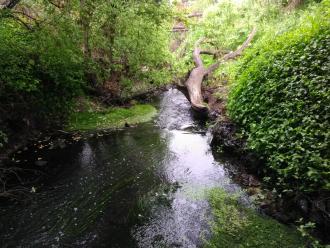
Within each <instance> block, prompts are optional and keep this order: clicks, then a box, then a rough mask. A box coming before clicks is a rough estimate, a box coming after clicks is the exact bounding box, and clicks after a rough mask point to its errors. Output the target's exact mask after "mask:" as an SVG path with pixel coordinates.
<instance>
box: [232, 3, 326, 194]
mask: <svg viewBox="0 0 330 248" xmlns="http://www.w3.org/2000/svg"><path fill="white" fill-rule="evenodd" d="M329 3H330V2H329V1H328V0H326V1H323V2H322V3H321V4H319V6H317V7H313V8H312V9H309V10H308V11H306V13H309V14H304V15H303V17H302V18H301V19H300V20H301V21H300V23H298V25H296V27H295V28H294V29H291V31H287V32H284V33H280V34H274V33H273V34H271V35H268V36H266V37H265V38H263V39H260V40H259V41H258V42H257V43H256V44H255V45H254V46H253V48H251V49H250V50H249V51H247V53H246V55H245V56H244V58H243V59H242V63H241V64H240V68H239V70H238V74H237V78H236V83H235V84H234V85H233V88H232V91H231V93H230V97H229V98H230V99H229V106H228V109H229V114H230V116H231V118H232V119H233V120H235V121H236V122H237V123H238V124H239V125H240V126H241V127H242V130H243V133H244V135H246V137H247V144H248V148H249V149H251V150H253V151H255V152H256V153H257V154H259V155H260V156H261V157H262V158H264V159H266V167H265V171H268V172H269V170H270V171H272V172H274V175H275V177H274V178H273V179H274V181H276V183H277V184H278V185H281V186H283V188H285V189H290V190H295V189H298V190H300V191H317V190H322V189H326V190H329V189H330V181H329V177H330V158H329V155H330V140H329V137H330V124H329V113H330V109H329V108H330V85H329V71H330V62H329V53H330V24H329V21H328V20H329V9H330V8H329Z"/></svg>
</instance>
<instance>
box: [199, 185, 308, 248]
mask: <svg viewBox="0 0 330 248" xmlns="http://www.w3.org/2000/svg"><path fill="white" fill-rule="evenodd" d="M209 201H210V204H211V207H212V212H213V214H214V221H213V223H212V237H211V239H210V240H209V241H207V242H206V244H205V247H206V248H215V247H222V248H225V247H230V248H234V247H267V248H271V247H276V248H277V247H286V248H290V247H295V248H297V247H305V245H304V240H303V238H302V237H301V235H300V234H299V232H298V231H296V230H295V229H292V228H289V227H287V226H285V225H283V224H280V223H279V222H277V221H276V220H274V219H270V218H267V217H264V216H261V215H260V214H258V213H257V212H255V211H254V210H253V209H250V208H247V207H245V206H242V205H241V204H239V202H238V197H237V196H232V195H228V194H227V193H226V192H224V191H223V190H222V189H217V188H216V189H212V190H211V191H210V194H209Z"/></svg>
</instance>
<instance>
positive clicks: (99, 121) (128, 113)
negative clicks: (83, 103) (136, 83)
mask: <svg viewBox="0 0 330 248" xmlns="http://www.w3.org/2000/svg"><path fill="white" fill-rule="evenodd" d="M156 113H157V110H156V109H155V107H153V106H151V105H148V104H141V105H134V106H133V107H130V108H119V107H116V108H107V109H103V110H102V111H96V112H76V113H73V114H72V115H71V117H70V120H69V124H68V126H67V130H70V131H72V130H80V131H88V130H98V129H107V128H118V127H123V126H124V125H125V123H128V124H136V123H141V122H146V121H149V120H150V119H151V118H152V117H154V116H155V114H156Z"/></svg>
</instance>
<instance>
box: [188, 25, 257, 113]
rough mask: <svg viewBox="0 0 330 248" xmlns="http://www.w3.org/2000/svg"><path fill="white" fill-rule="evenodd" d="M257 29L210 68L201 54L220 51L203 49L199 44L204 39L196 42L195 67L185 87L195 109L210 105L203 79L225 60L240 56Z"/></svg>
mask: <svg viewBox="0 0 330 248" xmlns="http://www.w3.org/2000/svg"><path fill="white" fill-rule="evenodd" d="M256 31H257V30H256V28H253V30H252V31H251V33H250V34H249V36H248V37H247V39H246V40H245V42H244V43H243V44H242V45H241V46H240V47H239V48H238V49H237V50H236V51H234V52H230V53H227V54H226V55H224V56H223V57H222V58H221V59H220V60H219V61H218V62H216V63H214V64H213V65H211V66H210V67H209V68H205V67H204V64H203V61H202V58H201V54H209V55H214V56H216V55H217V54H220V52H216V51H205V50H201V49H200V47H199V45H200V43H201V42H202V41H203V40H204V39H199V40H198V41H197V42H196V43H195V48H194V51H193V61H194V63H195V68H194V69H193V70H192V71H191V72H190V74H189V77H188V79H187V81H186V82H185V87H186V89H187V91H188V92H187V95H188V99H189V101H190V103H191V106H192V108H193V109H195V110H197V111H198V112H205V111H208V107H207V105H206V104H205V103H204V101H203V97H202V89H201V88H202V82H203V79H204V78H205V77H206V76H208V75H209V74H211V73H212V72H213V71H215V70H216V69H217V68H218V67H219V66H220V65H221V64H222V63H223V62H225V61H227V60H230V59H234V58H236V57H238V56H240V55H241V54H242V52H243V50H244V49H245V48H246V47H247V46H248V45H249V44H250V42H251V40H252V39H253V37H254V36H255V34H256Z"/></svg>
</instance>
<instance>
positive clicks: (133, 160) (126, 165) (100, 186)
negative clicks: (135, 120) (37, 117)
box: [0, 89, 240, 248]
mask: <svg viewBox="0 0 330 248" xmlns="http://www.w3.org/2000/svg"><path fill="white" fill-rule="evenodd" d="M210 138H211V137H210V135H209V134H208V133H207V132H206V128H205V127H203V125H202V124H201V123H198V121H195V120H194V118H193V116H192V112H191V110H190V105H189V102H188V101H187V100H186V98H185V97H184V95H183V94H182V93H181V92H179V91H178V90H176V89H170V90H169V91H167V92H165V93H164V94H163V96H162V97H161V101H160V104H159V115H158V117H156V119H154V120H153V121H151V122H148V123H144V124H140V125H138V126H137V127H134V128H126V129H123V130H116V131H112V132H110V133H108V134H106V135H104V134H100V135H93V136H91V137H89V138H88V139H82V140H80V141H79V142H76V143H74V144H72V145H69V146H66V147H62V148H61V149H53V150H48V149H45V150H42V151H38V153H37V154H35V155H31V154H30V155H29V156H28V157H27V158H26V160H27V161H24V163H25V164H26V165H27V164H28V163H35V161H36V160H38V159H39V160H42V161H47V163H48V164H47V166H51V167H54V168H58V167H60V168H61V173H59V174H58V175H57V176H56V178H52V180H49V181H48V182H47V183H46V186H44V187H43V188H42V189H40V190H39V189H38V188H36V189H33V190H35V191H36V192H35V193H34V194H33V195H34V196H33V199H32V201H31V202H32V203H31V204H29V205H28V207H26V208H24V209H22V207H21V206H19V205H12V206H4V207H1V208H0V211H1V212H0V213H1V224H0V240H1V241H0V246H1V247H120V248H126V247H128V248H129V247H143V248H144V247H146V248H149V247H185V248H193V247H201V245H202V243H203V240H205V239H207V238H208V237H209V222H210V220H211V218H212V216H211V213H210V209H209V206H208V203H207V200H206V195H207V190H208V189H210V188H212V187H214V186H217V187H223V188H226V190H227V191H229V192H236V191H239V190H240V188H239V186H237V185H236V184H234V183H233V182H232V181H231V180H230V178H229V176H228V173H227V168H228V166H230V164H227V163H224V162H218V161H216V160H215V159H214V157H213V155H212V152H211V149H210V145H209V143H210ZM39 157H40V158H39ZM24 163H22V166H24ZM39 165H40V166H42V163H39Z"/></svg>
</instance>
